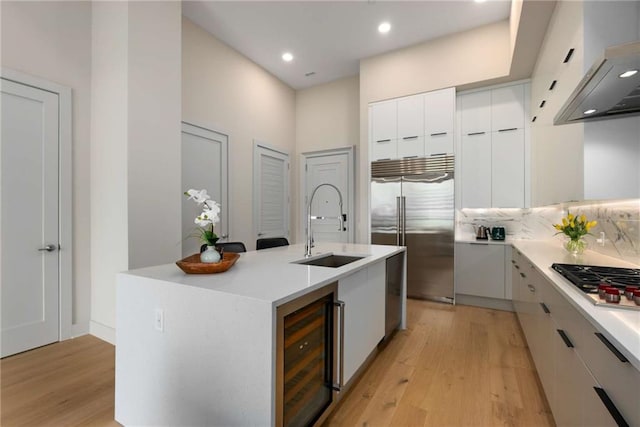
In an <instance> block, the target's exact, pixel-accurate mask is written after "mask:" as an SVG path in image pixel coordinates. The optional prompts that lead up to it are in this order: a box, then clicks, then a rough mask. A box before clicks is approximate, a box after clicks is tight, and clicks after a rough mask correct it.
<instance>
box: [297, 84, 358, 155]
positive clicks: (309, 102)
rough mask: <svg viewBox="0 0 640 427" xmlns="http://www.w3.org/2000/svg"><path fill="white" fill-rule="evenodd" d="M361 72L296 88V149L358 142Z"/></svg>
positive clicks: (311, 148)
mask: <svg viewBox="0 0 640 427" xmlns="http://www.w3.org/2000/svg"><path fill="white" fill-rule="evenodd" d="M359 85H360V80H359V78H358V76H352V77H347V78H343V79H340V80H336V81H334V82H331V83H327V84H323V85H318V86H314V87H311V88H308V89H301V90H298V91H296V151H297V152H298V153H304V152H307V151H318V150H326V149H331V148H340V147H348V146H351V145H357V144H358V141H359V138H360V135H359V132H360V124H359V121H358V120H359V117H360V112H359V109H358V108H359V90H360V87H359Z"/></svg>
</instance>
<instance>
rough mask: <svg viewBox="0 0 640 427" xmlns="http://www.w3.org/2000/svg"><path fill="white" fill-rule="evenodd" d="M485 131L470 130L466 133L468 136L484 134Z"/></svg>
mask: <svg viewBox="0 0 640 427" xmlns="http://www.w3.org/2000/svg"><path fill="white" fill-rule="evenodd" d="M485 133H486V132H471V133H468V134H467V135H468V136H473V135H484V134H485Z"/></svg>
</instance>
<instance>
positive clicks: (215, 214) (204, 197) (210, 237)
mask: <svg viewBox="0 0 640 427" xmlns="http://www.w3.org/2000/svg"><path fill="white" fill-rule="evenodd" d="M184 194H185V196H189V198H188V200H193V201H194V202H196V203H197V204H198V205H199V206H202V213H200V215H198V216H197V217H196V218H195V220H194V222H195V223H196V225H198V226H200V227H202V229H201V230H200V239H201V240H202V242H204V243H206V244H207V245H209V246H212V245H215V244H216V242H217V241H218V236H217V235H216V233H215V232H214V226H215V224H217V223H219V222H220V204H219V203H218V202H216V201H215V200H212V199H211V196H209V195H208V194H207V190H205V189H202V190H194V189H189V190H187V191H185V192H184Z"/></svg>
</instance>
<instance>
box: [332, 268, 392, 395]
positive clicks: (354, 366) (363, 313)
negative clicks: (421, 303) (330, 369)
mask: <svg viewBox="0 0 640 427" xmlns="http://www.w3.org/2000/svg"><path fill="white" fill-rule="evenodd" d="M385 272H386V264H385V260H383V261H380V262H377V263H376V264H373V265H371V266H369V267H367V268H363V269H361V270H359V271H357V272H355V273H353V274H351V275H349V276H346V277H343V278H342V279H340V280H339V281H338V299H339V300H341V301H343V302H344V349H343V351H344V353H343V357H344V373H343V374H344V375H343V380H344V384H347V383H348V382H349V380H350V379H351V377H352V376H353V374H355V373H356V371H357V370H358V368H359V367H360V366H361V365H362V363H364V361H365V360H366V359H367V356H369V354H371V352H372V351H373V349H374V348H375V347H376V345H378V343H379V342H380V340H382V338H384V333H385V295H386V283H385V280H386V277H385Z"/></svg>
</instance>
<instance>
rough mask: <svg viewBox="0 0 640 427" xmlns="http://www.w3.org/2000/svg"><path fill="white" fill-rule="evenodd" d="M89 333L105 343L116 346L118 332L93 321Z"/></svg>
mask: <svg viewBox="0 0 640 427" xmlns="http://www.w3.org/2000/svg"><path fill="white" fill-rule="evenodd" d="M89 333H90V334H91V335H93V336H94V337H98V338H100V339H101V340H103V341H106V342H108V343H110V344H113V345H116V330H115V329H114V328H112V327H109V326H106V325H103V324H102V323H98V322H94V321H93V320H92V321H91V324H90V326H89Z"/></svg>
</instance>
